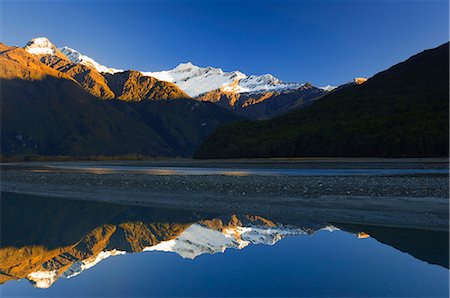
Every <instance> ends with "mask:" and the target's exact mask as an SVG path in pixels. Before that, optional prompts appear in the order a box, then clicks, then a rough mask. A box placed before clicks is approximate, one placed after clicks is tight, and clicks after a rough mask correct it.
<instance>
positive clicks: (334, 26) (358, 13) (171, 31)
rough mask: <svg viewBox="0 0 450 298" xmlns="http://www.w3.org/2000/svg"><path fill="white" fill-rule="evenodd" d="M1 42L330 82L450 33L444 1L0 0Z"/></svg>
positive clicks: (148, 63)
mask: <svg viewBox="0 0 450 298" xmlns="http://www.w3.org/2000/svg"><path fill="white" fill-rule="evenodd" d="M1 8H2V10H1V19H2V21H1V22H2V23H1V41H2V42H5V43H7V44H10V45H24V44H25V43H26V42H27V41H28V40H29V39H31V38H32V37H38V36H46V37H48V38H49V39H50V40H51V41H52V42H53V43H54V44H55V45H57V46H64V45H67V46H69V47H72V48H75V49H77V50H79V51H81V52H82V53H84V54H87V55H89V56H91V57H92V58H94V59H96V60H97V61H98V62H100V63H102V64H105V65H107V66H110V67H115V68H123V69H139V70H151V71H156V70H164V69H169V68H173V67H175V66H176V65H177V64H179V63H180V62H187V61H192V62H193V63H194V64H197V65H200V66H207V65H211V66H215V67H221V68H222V69H224V70H226V71H230V70H236V69H238V70H240V71H242V72H244V73H247V74H264V73H272V74H274V75H275V76H277V77H279V78H281V79H282V80H285V81H296V82H306V81H309V82H312V83H313V84H315V85H318V86H322V85H328V84H330V85H336V84H340V83H343V82H346V81H349V80H351V79H352V78H353V77H357V76H365V77H370V76H372V75H373V74H375V73H377V72H379V71H381V70H383V69H386V68H388V67H389V66H391V65H393V64H395V63H398V62H400V61H403V60H405V59H406V58H408V57H409V56H411V55H413V54H415V53H417V52H420V51H422V50H424V49H427V48H432V47H436V46H438V45H440V44H442V43H444V42H446V41H448V39H449V32H448V31H449V25H448V13H449V8H448V3H447V1H446V0H442V1H432V0H427V1H406V0H397V1H395V0H393V1H387V0H385V1H363V0H361V1H340V0H316V1H312V0H310V1H215V0H212V1H187V0H184V1H117V0H116V1H104V0H100V1H86V0H85V1H5V0H3V1H2V7H1Z"/></svg>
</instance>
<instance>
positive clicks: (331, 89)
mask: <svg viewBox="0 0 450 298" xmlns="http://www.w3.org/2000/svg"><path fill="white" fill-rule="evenodd" d="M337 87H338V86H331V85H326V86H323V87H319V89H322V90H324V91H333V90H334V89H336V88H337Z"/></svg>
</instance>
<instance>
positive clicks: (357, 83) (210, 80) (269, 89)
mask: <svg viewBox="0 0 450 298" xmlns="http://www.w3.org/2000/svg"><path fill="white" fill-rule="evenodd" d="M446 51H447V53H448V44H447V45H443V46H441V47H439V48H437V49H434V50H429V51H426V52H424V53H421V54H418V55H416V56H414V57H412V58H411V59H409V60H407V61H405V62H403V63H400V64H398V65H396V66H394V67H392V68H390V69H389V70H386V71H384V72H381V73H379V74H377V75H375V76H374V77H372V78H370V79H369V80H366V79H365V78H356V79H354V80H353V81H351V82H349V83H346V84H343V85H341V86H337V87H332V86H326V87H315V86H313V85H312V84H310V83H287V82H283V81H281V80H279V79H278V78H276V77H274V76H273V75H270V74H265V75H259V76H258V75H246V74H244V73H242V72H240V71H231V72H225V71H223V70H222V69H220V68H214V67H199V66H195V65H193V64H192V63H190V62H188V63H181V64H180V65H178V66H177V67H176V68H174V69H172V70H166V71H157V72H155V71H140V70H121V69H116V68H112V67H108V66H104V65H102V64H100V63H98V62H97V61H95V60H94V59H92V58H90V57H89V56H86V55H84V54H81V53H80V52H78V51H76V50H74V49H72V48H69V47H67V46H64V47H60V48H58V47H56V46H55V45H53V44H52V43H51V42H50V41H49V40H48V39H47V38H43V37H41V38H34V39H32V40H30V41H29V42H28V43H27V44H26V45H25V46H24V47H11V46H7V45H4V44H0V83H1V84H0V88H1V90H0V91H1V95H2V99H1V102H0V105H1V106H0V107H1V116H2V117H1V126H2V134H1V152H2V157H8V156H33V155H39V156H40V155H44V156H55V155H64V156H74V157H85V156H95V155H104V156H121V155H144V156H192V155H193V154H194V153H195V156H196V157H197V158H228V157H275V156H279V157H282V156H386V157H391V156H400V157H401V156H409V157H411V156H446V155H447V154H448V150H447V149H448V125H447V124H448V101H447V100H446V99H447V98H448V86H447V85H448V84H447V83H448V69H447V70H446V69H445V68H444V67H443V66H445V65H448V57H446V56H445V54H446ZM447 56H448V55H447ZM446 107H447V108H446ZM245 119H251V120H252V121H244V120H245ZM231 122H233V123H231ZM227 123H229V125H226V124H227ZM219 127H220V128H219ZM216 128H219V129H218V130H217V131H216ZM211 133H212V134H211ZM207 137H208V139H206V138H207ZM205 139H206V141H205ZM400 144H407V146H401V145H400Z"/></svg>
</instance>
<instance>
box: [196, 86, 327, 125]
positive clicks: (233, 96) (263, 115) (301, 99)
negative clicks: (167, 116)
mask: <svg viewBox="0 0 450 298" xmlns="http://www.w3.org/2000/svg"><path fill="white" fill-rule="evenodd" d="M325 93H326V92H325V91H323V90H322V89H319V88H316V87H314V86H312V85H311V84H310V83H306V84H305V85H304V86H302V87H300V88H298V89H294V90H283V91H267V92H255V93H234V92H225V91H223V90H220V89H218V90H213V91H210V92H206V93H204V94H201V95H200V96H198V97H197V98H196V99H197V100H200V101H209V102H213V103H216V104H218V105H219V106H221V107H223V108H226V109H229V110H233V111H234V112H235V113H237V114H238V115H241V116H244V117H247V118H250V119H270V118H273V117H275V116H278V115H281V114H284V113H287V112H289V111H292V110H294V109H298V108H303V107H305V106H307V105H309V104H310V103H312V102H313V101H314V100H316V99H318V98H320V97H321V96H323V95H324V94H325Z"/></svg>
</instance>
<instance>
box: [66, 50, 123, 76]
mask: <svg viewBox="0 0 450 298" xmlns="http://www.w3.org/2000/svg"><path fill="white" fill-rule="evenodd" d="M59 50H60V51H61V52H62V53H63V54H64V55H66V56H67V58H69V59H70V61H72V62H73V63H76V64H83V65H85V66H88V67H92V68H95V69H96V70H97V71H98V72H103V73H111V74H114V73H116V72H123V70H122V69H116V68H111V67H107V66H104V65H101V64H100V63H98V62H97V61H95V60H94V59H92V58H90V57H88V56H86V55H83V54H81V53H80V52H78V51H77V50H74V49H72V48H69V47H66V46H64V47H62V48H59Z"/></svg>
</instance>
